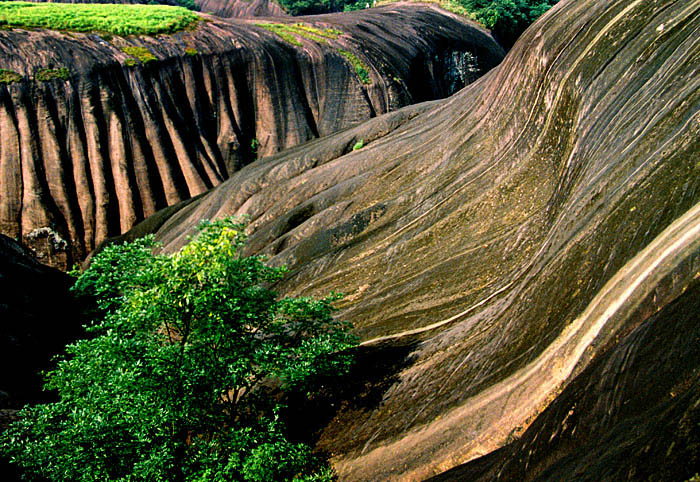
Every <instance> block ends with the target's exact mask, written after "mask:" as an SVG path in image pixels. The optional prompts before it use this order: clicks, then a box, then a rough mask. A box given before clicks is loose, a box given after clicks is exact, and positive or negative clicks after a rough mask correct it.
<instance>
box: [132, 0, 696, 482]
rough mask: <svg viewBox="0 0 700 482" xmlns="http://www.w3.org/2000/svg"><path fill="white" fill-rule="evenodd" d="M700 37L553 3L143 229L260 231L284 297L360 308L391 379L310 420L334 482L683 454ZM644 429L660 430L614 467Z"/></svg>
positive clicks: (664, 11) (574, 1) (177, 241)
mask: <svg viewBox="0 0 700 482" xmlns="http://www.w3.org/2000/svg"><path fill="white" fill-rule="evenodd" d="M698 31H700V1H698V0H690V1H682V2H681V1H675V0H652V1H649V0H612V1H611V0H568V1H563V2H560V3H559V4H557V6H556V7H554V8H553V9H552V10H551V11H549V12H548V13H547V14H546V15H545V16H544V17H542V18H541V19H540V20H538V21H537V22H536V23H535V24H534V25H533V26H532V27H531V28H530V29H529V30H527V32H526V33H525V34H524V35H523V36H522V38H521V39H520V40H519V41H518V42H517V43H516V45H515V46H514V48H513V49H512V50H511V51H510V53H509V54H508V56H507V57H506V59H505V60H504V62H503V63H502V64H501V65H500V66H499V67H498V68H497V69H495V70H493V71H491V72H490V73H489V74H487V75H486V76H484V77H482V78H481V79H480V80H478V81H477V82H476V83H474V84H472V85H470V86H468V87H467V88H465V89H464V90H462V91H460V92H459V93H457V94H456V95H454V96H452V97H451V98H449V99H447V100H442V101H433V102H427V103H422V104H419V105H415V106H411V107H406V108H404V109H400V110H398V111H395V112H392V113H389V114H386V115H383V116H379V117H377V118H375V119H372V120H370V121H368V122H366V123H364V124H362V125H360V126H357V127H354V128H352V129H349V130H346V131H343V132H340V133H337V134H333V135H331V136H328V137H326V138H323V139H320V140H315V141H312V142H310V143H308V144H305V145H303V146H299V147H294V148H292V149H289V150H287V151H284V152H282V153H280V154H277V155H273V156H270V157H268V158H266V159H264V160H261V161H257V162H254V163H252V164H250V165H248V166H246V167H244V168H243V169H241V170H240V171H237V172H235V173H234V174H233V175H232V176H231V178H230V179H228V180H227V181H225V182H224V183H222V184H221V185H219V186H218V187H216V188H215V189H213V190H211V191H210V192H208V193H207V194H205V195H203V196H201V197H199V198H197V199H195V200H193V201H192V202H190V203H188V204H187V205H186V206H183V207H182V208H178V209H173V210H171V211H169V212H167V213H165V214H163V215H162V216H160V217H159V218H158V222H157V223H156V224H153V225H152V226H151V227H152V228H153V230H155V231H156V233H157V237H158V238H159V239H160V240H161V241H162V242H163V243H164V245H165V247H166V249H169V250H174V249H177V248H179V247H180V246H182V245H183V244H184V242H185V240H186V235H188V234H189V233H191V232H192V230H193V227H194V226H195V224H196V223H197V222H198V221H199V220H200V219H201V218H213V217H219V216H226V215H232V214H246V215H248V216H249V218H250V225H249V230H250V239H249V245H248V248H247V249H248V250H249V251H250V252H257V253H267V254H268V255H270V256H271V261H272V262H273V263H278V264H282V263H284V264H287V265H288V267H289V269H290V271H289V276H288V277H287V279H285V280H284V281H283V282H281V283H280V285H279V286H278V288H279V289H280V290H281V291H282V292H283V293H286V294H292V295H298V294H301V293H303V294H325V293H327V292H329V291H332V290H335V291H341V292H344V293H346V298H345V300H344V301H343V302H342V305H341V310H340V313H339V316H342V317H343V318H345V319H348V320H350V321H352V322H353V323H355V326H356V330H357V333H358V334H359V335H360V336H361V337H362V339H363V340H364V343H365V346H364V348H365V349H366V350H369V351H370V352H368V353H370V355H371V359H372V360H375V361H376V360H386V362H385V363H380V362H377V363H374V364H373V365H371V364H370V365H371V366H370V368H367V370H366V373H365V375H366V379H365V381H364V382H363V383H360V384H359V385H355V386H357V391H356V393H354V394H352V396H349V398H348V399H347V400H346V401H344V402H342V403H341V402H338V401H337V400H336V403H335V408H328V407H327V411H325V412H324V411H323V410H316V411H315V412H314V414H315V415H316V417H317V418H320V417H321V414H323V417H325V418H324V419H323V420H321V421H320V422H319V431H318V432H317V433H316V435H317V437H318V447H319V448H320V449H323V450H326V451H328V452H329V453H331V454H332V455H333V460H334V462H335V465H336V468H337V470H338V471H339V473H340V475H341V479H342V480H348V481H350V480H352V481H362V480H367V481H370V480H423V479H425V478H427V477H429V476H432V475H434V474H437V473H440V472H442V471H445V470H447V469H450V468H451V467H454V466H456V465H458V464H461V463H464V462H467V461H469V460H472V459H475V458H477V457H479V456H483V455H486V454H489V453H492V452H494V451H495V450H497V449H499V448H501V447H503V446H505V445H507V444H508V443H509V442H512V441H513V440H515V439H518V438H520V437H521V436H522V437H523V438H522V439H521V442H520V444H519V445H511V446H510V447H513V448H512V450H513V452H510V453H513V454H515V457H516V458H515V460H511V461H510V462H508V464H509V465H508V466H507V467H506V469H504V471H503V472H499V471H498V470H497V471H496V472H497V473H502V474H503V477H504V478H505V477H506V476H507V475H508V474H511V480H520V479H519V477H520V476H521V475H522V473H523V471H527V470H530V469H529V468H528V467H530V468H532V467H535V466H536V467H540V468H541V470H542V471H543V472H542V473H544V471H545V470H547V471H550V472H548V473H550V474H554V475H552V476H551V477H550V478H551V479H556V474H561V473H567V472H565V468H566V467H569V468H572V469H575V470H586V464H585V463H584V462H585V460H586V459H585V456H586V455H588V452H586V453H585V454H579V455H578V456H577V457H578V458H577V459H572V458H567V454H570V453H571V452H570V451H569V452H567V450H569V448H567V445H566V444H567V443H568V441H569V440H570V437H571V436H572V434H573V430H574V427H578V428H576V432H575V433H576V436H577V437H581V438H579V439H576V441H575V442H574V443H576V444H578V446H579V447H583V448H586V447H588V448H591V447H592V445H590V444H591V440H594V439H596V437H598V436H602V434H610V437H609V438H605V439H604V440H605V442H604V443H606V444H608V445H606V446H605V447H601V448H600V449H599V450H600V452H599V453H605V457H606V458H605V459H604V460H605V463H606V464H607V463H611V460H613V459H614V460H616V462H615V464H617V466H618V467H625V465H624V462H622V461H621V460H622V458H624V457H627V456H628V455H630V454H634V456H635V457H637V459H639V458H640V457H642V455H640V454H643V453H644V450H645V447H646V445H645V444H646V442H645V441H653V443H651V442H650V443H651V446H650V448H649V450H651V451H653V453H655V454H659V453H661V451H662V447H663V448H664V449H666V450H668V451H669V453H670V454H672V455H673V454H684V453H686V454H687V453H689V452H690V451H692V446H691V449H688V447H685V448H684V447H681V445H682V444H683V443H684V442H683V441H684V440H685V441H686V442H687V441H688V440H690V441H691V442H692V440H693V438H692V437H690V438H689V437H685V438H684V437H677V436H676V435H675V434H674V433H673V430H667V431H665V432H663V433H662V432H660V431H657V432H658V433H654V431H655V427H659V426H661V425H663V421H664V420H670V421H673V423H675V421H679V420H684V422H683V424H684V425H683V424H681V425H674V426H673V427H680V428H682V430H686V431H687V430H692V431H696V430H697V418H687V417H686V418H684V415H683V414H688V417H695V416H696V409H695V408H693V407H695V406H697V402H698V398H697V390H696V389H695V388H693V387H692V385H693V383H694V382H692V380H696V378H693V377H696V376H697V373H698V369H699V368H700V365H699V364H698V358H697V356H696V355H697V352H696V348H694V347H693V346H691V345H689V344H688V343H685V342H683V340H681V337H682V336H685V337H688V339H692V340H696V339H697V337H698V335H699V334H700V325H699V324H698V323H697V322H696V320H697V318H696V313H697V312H696V311H695V310H694V309H693V308H692V306H693V305H692V303H690V302H689V301H688V298H687V297H684V295H683V293H684V292H685V291H688V292H689V293H693V292H694V290H696V288H695V287H694V286H695V281H694V279H695V278H697V277H698V274H699V272H698V269H699V268H698V267H699V266H700V265H699V264H698V263H699V262H700V258H699V256H700V204H698V203H699V202H700V176H699V175H698V172H699V171H698V169H699V166H698V159H697V152H698V150H699V149H700V122H699V119H700V77H698V75H697V71H698V69H700V41H698V39H700V37H699V36H698ZM359 139H363V141H364V147H363V148H361V149H359V150H355V151H353V150H351V146H352V145H353V144H354V143H355V142H357V141H358V140H359ZM143 231H147V229H142V231H141V232H143ZM135 232H137V231H135ZM674 300H677V301H674ZM678 303H680V305H679V304H678ZM678 306H687V307H689V308H688V309H689V311H688V313H690V314H691V315H692V317H691V318H688V319H687V320H685V321H683V320H682V319H680V318H676V315H675V314H674V313H676V311H674V310H677V309H679V308H678ZM655 313H658V314H657V315H655ZM683 316H685V315H683ZM688 316H690V315H688ZM676 319H677V320H678V323H680V325H679V326H682V327H685V329H684V330H683V331H682V332H681V333H679V332H676V331H675V329H674V328H673V327H672V326H665V325H664V321H665V320H676ZM655 330H657V331H655ZM653 333H658V336H663V337H668V338H667V340H666V341H660V340H658V339H657V338H655V336H656V335H653V336H652V334H653ZM674 340H676V341H674ZM664 350H666V351H667V353H666V355H667V356H666V355H664V357H661V356H660V355H661V354H663V352H664ZM382 353H384V354H386V357H382ZM655 354H659V356H660V358H659V359H656V358H654V356H655ZM370 355H366V356H370ZM390 357H393V358H390ZM657 360H658V363H659V365H660V366H658V369H659V371H658V372H657V371H656V368H657V366H656V365H655V363H657ZM673 360H682V362H680V366H676V365H675V363H674V362H673ZM363 363H364V362H362V361H361V362H360V366H365V367H367V366H369V365H368V364H367V363H364V365H363ZM662 373H666V375H662ZM647 377H648V378H647ZM659 377H661V378H659ZM664 377H666V378H667V382H665V383H664V384H661V385H660V386H659V388H658V390H659V391H658V392H655V393H651V392H652V391H653V389H652V388H651V385H649V386H648V387H646V388H645V389H644V390H641V395H638V396H632V391H633V389H634V386H635V385H641V384H645V383H646V381H647V380H649V382H650V383H654V380H661V379H663V378H664ZM586 391H590V394H586V393H585V392H586ZM645 393H646V394H649V396H645V395H644V394H645ZM558 395H560V396H561V398H559V399H558V400H557V402H555V403H554V404H552V402H553V401H554V400H555V399H557V396H558ZM579 399H580V402H576V400H579ZM628 400H631V401H630V402H629V403H630V404H631V405H629V409H628V408H626V403H627V401H628ZM572 403H580V404H581V405H580V409H579V408H572V405H571V404H572ZM674 406H675V407H676V408H673V407H674ZM547 407H551V408H550V409H549V411H548V412H545V413H548V414H549V415H543V416H544V417H545V418H541V419H538V418H537V417H538V415H540V414H541V413H542V412H543V411H544V410H545V409H547ZM657 408H658V409H657ZM667 408H668V410H671V408H673V413H672V412H671V411H668V410H666V409H667ZM570 410H573V412H572V414H571V416H570V417H569V418H568V419H567V418H566V414H567V413H569V411H570ZM588 410H590V411H591V414H588V413H586V411H588ZM629 410H632V411H634V410H638V411H639V412H638V413H639V414H640V415H641V414H646V415H647V416H649V417H652V419H653V420H652V421H650V423H645V424H643V425H642V426H641V428H640V430H644V431H646V435H644V436H641V435H640V436H637V435H638V434H636V435H635V436H631V437H629V438H628V439H627V440H626V443H628V444H629V445H628V446H625V447H621V448H620V450H615V447H616V446H617V447H619V445H620V443H621V439H620V438H619V437H618V438H616V437H617V436H616V435H614V434H615V433H617V434H625V433H628V434H630V433H631V432H629V430H630V429H629V428H626V429H625V430H627V432H624V431H622V432H614V430H615V424H618V427H622V426H623V425H624V424H626V423H629V421H630V420H633V419H631V418H625V417H628V416H629V415H630V412H629ZM645 410H646V411H645ZM595 414H600V415H601V416H603V414H607V417H609V418H606V419H605V420H603V421H600V420H598V418H596V417H595V416H594V415H595ZM667 416H668V418H664V417H667ZM572 417H574V418H572ZM674 417H675V418H674ZM310 420H314V419H310ZM534 420H537V422H536V423H533V421H534ZM576 420H580V423H581V424H580V425H579V424H578V423H577V422H576ZM557 421H558V425H556V427H558V428H555V423H556V422H557ZM652 422H653V423H652ZM530 424H532V426H531V427H532V428H531V431H528V432H526V429H527V427H528V426H530ZM683 427H685V428H683ZM523 433H525V435H523ZM693 433H695V432H693ZM664 434H665V435H664ZM657 435H658V437H657ZM654 437H657V438H656V439H654ZM664 437H666V438H664ZM693 437H694V435H693ZM550 439H551V441H552V443H553V444H557V445H556V447H558V448H556V447H555V448H553V450H556V453H555V455H553V457H552V458H551V460H550V459H549V458H548V457H549V455H548V454H549V452H548V448H547V447H546V444H547V440H550ZM598 441H599V442H601V441H600V440H598ZM676 442H677V445H674V444H676ZM601 443H602V442H601ZM586 444H589V445H586ZM663 444H665V445H663ZM672 445H673V447H674V448H672V449H670V448H669V447H670V446H672ZM531 448H532V449H533V450H534V451H533V453H532V459H531V460H532V463H531V464H530V465H529V466H528V454H529V451H530V449H531ZM586 450H587V449H586ZM674 451H675V452H674ZM584 452H585V450H584ZM608 457H612V458H608ZM674 457H675V455H674ZM494 458H497V454H496V455H494ZM577 460H578V461H579V462H580V463H579V462H577ZM550 462H552V464H554V465H553V466H552V467H549V466H548V464H549V463H550ZM559 462H560V463H561V464H563V465H559V466H558V467H559V468H556V467H555V466H556V464H557V463H559ZM564 464H569V465H564ZM602 464H603V462H601V463H600V464H598V465H596V466H595V467H592V468H591V470H592V473H593V474H598V475H601V478H606V474H607V472H605V471H604V470H603V465H602ZM615 464H614V465H615ZM693 464H694V465H693ZM489 467H490V466H489V465H488V461H483V459H482V463H481V465H479V467H477V469H479V470H481V469H483V470H485V471H488V470H489ZM491 467H496V466H491ZM627 467H628V468H629V467H631V466H627ZM699 469H700V468H699V467H698V466H697V463H696V462H691V463H690V464H687V465H684V466H683V468H681V469H679V470H678V471H677V473H676V475H677V476H679V478H680V479H681V480H682V478H683V477H688V478H689V477H690V476H691V475H693V474H692V470H696V471H700V470H699ZM465 470H467V469H465ZM475 470H476V469H475ZM621 470H622V469H621ZM645 470H647V469H645ZM662 470H666V469H665V468H664V469H662V468H659V470H658V472H657V473H662ZM477 471H478V470H477ZM557 471H559V472H557ZM682 471H686V472H685V473H682V474H681V473H680V472H682ZM464 473H467V472H464ZM472 473H474V472H472ZM485 473H489V472H485ZM568 473H570V472H568ZM615 473H616V474H618V475H620V474H622V473H624V472H623V471H618V472H615ZM627 473H628V474H629V473H631V472H627ZM640 473H647V472H645V471H643V470H641V469H640ZM491 474H492V473H491ZM492 475H493V474H492ZM628 476H629V477H632V475H628ZM594 478H595V475H594ZM457 480H458V479H457ZM462 480H463V479H462ZM486 480H488V477H486Z"/></svg>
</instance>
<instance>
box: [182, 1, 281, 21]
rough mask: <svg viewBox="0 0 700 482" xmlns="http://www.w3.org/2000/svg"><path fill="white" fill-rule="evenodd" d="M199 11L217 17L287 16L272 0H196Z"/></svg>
mask: <svg viewBox="0 0 700 482" xmlns="http://www.w3.org/2000/svg"><path fill="white" fill-rule="evenodd" d="M195 3H196V4H197V7H198V8H199V10H200V11H202V12H204V13H210V14H212V15H218V16H219V17H287V16H288V15H287V13H286V12H285V11H284V9H283V8H282V7H281V6H280V4H279V3H277V2H274V1H272V0H250V1H246V0H196V1H195Z"/></svg>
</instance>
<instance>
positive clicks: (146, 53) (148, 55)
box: [122, 46, 157, 65]
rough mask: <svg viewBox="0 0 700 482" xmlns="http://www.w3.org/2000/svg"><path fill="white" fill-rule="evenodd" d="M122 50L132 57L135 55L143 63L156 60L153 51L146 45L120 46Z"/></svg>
mask: <svg viewBox="0 0 700 482" xmlns="http://www.w3.org/2000/svg"><path fill="white" fill-rule="evenodd" d="M122 51H123V52H124V53H127V54H129V55H131V56H132V57H135V58H136V59H138V60H139V62H143V63H144V64H147V63H148V62H152V61H154V60H157V59H156V56H155V55H153V53H152V52H151V51H150V50H148V49H147V48H146V47H134V46H131V47H122ZM127 65H128V64H127Z"/></svg>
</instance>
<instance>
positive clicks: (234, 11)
mask: <svg viewBox="0 0 700 482" xmlns="http://www.w3.org/2000/svg"><path fill="white" fill-rule="evenodd" d="M29 1H46V0H29ZM51 1H54V2H60V3H127V4H131V3H134V4H144V3H146V4H147V3H149V2H150V0H51ZM157 3H161V4H165V5H175V6H177V5H179V4H178V2H177V1H176V0H159V1H158V2H157ZM195 4H196V5H197V8H198V9H199V10H200V11H201V12H203V13H208V14H211V15H217V16H219V17H287V16H288V15H287V13H286V12H285V11H284V9H283V8H282V7H281V6H280V4H279V3H277V2H275V1H273V0H250V1H248V0H195Z"/></svg>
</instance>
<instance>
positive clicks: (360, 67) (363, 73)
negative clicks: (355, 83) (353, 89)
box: [338, 49, 372, 84]
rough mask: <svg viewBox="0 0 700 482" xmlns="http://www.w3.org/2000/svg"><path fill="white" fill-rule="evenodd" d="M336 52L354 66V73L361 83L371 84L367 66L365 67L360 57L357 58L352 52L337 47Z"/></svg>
mask: <svg viewBox="0 0 700 482" xmlns="http://www.w3.org/2000/svg"><path fill="white" fill-rule="evenodd" d="M338 53H340V55H342V56H343V57H345V58H346V59H348V61H349V62H350V64H351V65H352V66H353V67H354V68H355V73H357V76H358V77H359V78H360V82H362V83H363V84H371V83H372V81H371V79H370V78H369V67H367V66H366V65H365V64H364V63H363V62H362V61H361V60H360V59H358V58H357V56H356V55H355V54H353V53H352V52H348V51H347V50H342V49H338Z"/></svg>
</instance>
